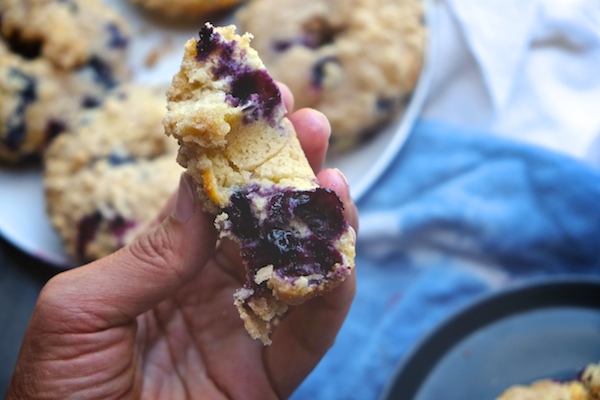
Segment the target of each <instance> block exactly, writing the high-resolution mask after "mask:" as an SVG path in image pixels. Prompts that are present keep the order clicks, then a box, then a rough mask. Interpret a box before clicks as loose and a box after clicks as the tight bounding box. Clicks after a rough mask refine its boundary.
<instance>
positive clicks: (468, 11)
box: [423, 0, 600, 165]
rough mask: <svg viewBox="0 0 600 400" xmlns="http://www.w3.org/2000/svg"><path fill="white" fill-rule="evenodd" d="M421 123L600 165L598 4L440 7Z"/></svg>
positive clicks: (475, 1)
mask: <svg viewBox="0 0 600 400" xmlns="http://www.w3.org/2000/svg"><path fill="white" fill-rule="evenodd" d="M433 8H434V10H435V13H434V14H435V22H434V23H435V26H434V27H433V34H434V44H435V48H434V49H433V51H434V54H433V59H432V62H433V63H434V72H433V79H432V84H431V90H430V95H429V98H428V102H427V104H426V106H425V109H424V113H423V116H424V117H425V118H435V119H441V120H446V121H449V122H453V123H458V124H463V125H466V126H469V127H475V128H481V129H482V130H487V131H490V132H493V133H496V134H499V135H504V136H507V137H510V138H513V139H517V140H523V141H526V142H529V143H533V144H537V145H541V146H545V147H547V148H550V149H552V150H556V151H560V152H564V153H566V154H569V155H571V156H574V157H577V158H580V159H586V160H587V161H589V162H591V163H593V164H596V165H600V1H599V0H525V1H523V0H485V1H481V0H438V1H437V2H435V3H434V7H433Z"/></svg>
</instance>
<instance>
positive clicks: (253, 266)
mask: <svg viewBox="0 0 600 400" xmlns="http://www.w3.org/2000/svg"><path fill="white" fill-rule="evenodd" d="M254 196H260V197H266V198H267V200H266V201H267V203H266V204H267V207H266V208H267V210H268V211H267V215H266V218H264V219H262V220H261V219H259V218H258V217H257V216H256V215H255V214H254V212H253V210H252V207H251V197H254ZM343 209H344V207H343V203H342V202H341V200H340V199H339V197H338V196H337V194H335V192H333V191H332V190H330V189H326V188H317V189H314V190H306V191H294V190H291V189H290V190H283V191H277V192H274V191H272V190H271V191H269V190H266V189H258V188H250V189H248V190H245V191H238V192H236V193H235V194H234V195H233V196H232V198H231V202H230V205H229V206H228V207H226V208H225V210H224V211H225V212H226V213H227V214H228V215H229V219H230V221H231V229H232V232H233V233H234V234H235V235H236V236H237V237H238V238H239V239H240V242H241V243H240V247H241V255H242V259H243V260H244V263H245V265H246V267H247V268H248V271H249V274H250V278H252V277H253V276H254V274H255V273H256V271H258V270H259V269H260V268H262V267H264V266H265V265H273V266H274V269H275V270H276V273H278V274H280V275H282V276H286V277H292V278H293V277H299V276H306V275H312V274H319V275H323V276H325V275H327V274H328V273H330V272H331V268H332V266H333V265H335V264H337V263H341V262H342V261H343V259H342V255H341V254H340V252H339V251H338V250H337V249H335V248H334V247H333V245H332V244H331V242H332V241H333V240H335V239H337V238H339V237H340V236H341V235H342V233H343V232H344V230H345V229H346V228H347V222H346V220H345V219H344V215H343ZM292 220H296V221H300V222H301V223H303V225H305V226H306V227H307V228H308V232H303V233H299V232H296V231H294V230H292V229H290V228H289V227H290V223H291V221H292ZM248 282H249V284H250V285H253V288H254V289H256V287H254V286H256V285H255V284H254V283H253V282H254V281H253V279H249V280H248Z"/></svg>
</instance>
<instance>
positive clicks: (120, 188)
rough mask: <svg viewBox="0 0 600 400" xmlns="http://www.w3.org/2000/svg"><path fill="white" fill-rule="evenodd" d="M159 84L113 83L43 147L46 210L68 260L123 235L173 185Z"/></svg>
mask: <svg viewBox="0 0 600 400" xmlns="http://www.w3.org/2000/svg"><path fill="white" fill-rule="evenodd" d="M164 91H165V88H156V89H150V88H145V87H138V86H134V85H128V86H124V87H119V88H117V89H115V90H114V91H113V92H112V93H111V95H110V96H109V97H107V98H106V99H105V101H104V102H103V103H102V104H101V105H100V106H99V107H98V108H95V109H93V110H89V111H86V112H84V113H83V114H81V116H80V120H79V121H78V123H77V124H75V125H74V126H73V127H72V128H71V129H70V130H69V131H68V132H65V133H64V134H62V135H61V136H59V137H58V138H57V139H56V140H55V141H54V142H52V144H51V145H50V147H49V148H48V150H47V152H46V154H45V158H44V162H45V165H44V167H45V172H44V186H45V190H46V200H47V211H48V214H49V216H50V220H51V222H52V225H53V226H54V228H55V229H56V230H57V231H58V233H59V234H60V236H61V237H62V239H63V241H64V245H65V249H66V252H67V253H68V254H69V255H70V256H71V257H72V258H73V259H74V260H75V261H77V262H80V263H84V262H88V261H92V260H95V259H97V258H100V257H103V256H105V255H107V254H110V253H112V252H114V251H116V250H117V249H119V248H120V247H122V246H124V245H126V244H128V243H129V242H131V241H132V240H133V239H134V238H135V236H136V235H137V234H138V233H139V232H140V231H141V230H142V229H143V228H144V227H145V226H146V225H147V224H148V223H149V222H150V221H152V220H153V219H154V218H155V217H156V216H157V215H158V213H159V211H160V210H161V208H162V207H163V206H164V205H165V203H166V202H167V200H168V198H169V196H170V195H171V194H172V193H173V192H174V191H175V189H176V187H177V183H178V181H179V175H180V174H181V172H183V169H182V168H181V167H180V166H179V165H177V163H176V162H175V158H176V156H177V148H178V146H177V142H176V141H175V140H173V139H172V138H168V137H166V136H165V134H164V130H163V126H162V117H163V116H164V114H165V111H166V98H165V95H164Z"/></svg>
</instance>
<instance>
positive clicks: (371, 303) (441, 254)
mask: <svg viewBox="0 0 600 400" xmlns="http://www.w3.org/2000/svg"><path fill="white" fill-rule="evenodd" d="M357 205H358V208H359V212H360V214H361V227H360V229H359V235H358V241H357V258H356V263H357V277H358V287H357V294H356V298H355V301H354V303H353V305H352V308H351V310H350V313H349V316H348V319H347V321H346V323H345V324H344V326H343V328H342V330H341V331H340V333H339V335H338V338H337V340H336V343H335V345H334V346H333V348H332V349H331V351H330V352H329V353H328V354H327V355H326V356H325V357H324V359H323V360H322V361H321V363H320V364H319V365H318V366H317V368H316V369H315V370H314V371H313V373H312V374H311V375H310V376H309V377H308V379H307V380H306V381H305V382H304V383H303V384H302V385H301V386H300V388H299V389H298V390H297V391H296V393H294V395H293V396H292V398H293V399H311V400H315V399H361V400H369V399H378V398H379V397H380V396H381V392H382V389H383V388H384V386H385V384H386V383H387V382H388V380H389V379H390V378H391V376H392V374H393V372H394V369H395V368H396V366H397V364H398V363H399V362H400V361H401V360H402V358H403V357H404V356H405V355H406V354H407V352H408V351H410V350H411V348H412V347H413V346H415V344H416V343H418V341H419V340H420V339H421V338H422V337H423V336H424V335H426V334H427V333H428V332H431V331H432V330H433V329H434V328H435V327H436V326H438V325H439V324H440V323H441V322H442V321H443V320H445V319H446V318H449V317H450V316H451V315H452V314H453V313H454V312H456V311H457V310H458V309H460V308H462V307H465V306H467V305H468V304H471V303H472V302H473V301H476V299H478V298H480V297H482V296H486V295H488V294H490V293H492V292H493V291H496V290H500V289H501V288H503V287H507V286H510V285H512V284H514V283H516V282H524V281H526V280H527V279H533V278H535V279H537V280H539V279H540V278H542V279H543V278H544V277H545V276H552V275H557V274H565V273H568V274H594V275H597V274H600V171H598V170H596V169H594V168H593V167H591V166H590V165H587V164H585V163H583V162H581V161H578V160H575V159H573V158H569V157H567V156H564V155H561V154H557V153H554V152H551V151H548V150H545V149H542V148H539V147H535V146H531V145H526V144H523V143H519V142H515V141H509V140H506V139H505V138H502V137H500V136H494V135H492V134H490V133H488V132H481V131H476V130H473V129H469V128H465V127H462V126H452V125H449V124H447V123H444V122H441V121H433V120H421V121H419V122H418V123H417V125H416V126H415V128H414V129H413V131H412V132H411V134H410V136H409V138H408V139H407V142H406V143H405V145H404V147H403V148H402V149H401V151H400V153H399V154H398V155H397V157H396V159H395V160H394V162H393V164H392V165H391V166H390V167H389V168H388V170H387V171H386V173H385V174H384V175H383V176H382V177H381V178H380V179H379V181H378V182H377V183H376V184H375V185H374V186H373V188H372V189H371V191H370V192H369V193H368V194H367V195H365V196H364V197H363V198H362V199H361V200H360V201H359V202H358V203H357Z"/></svg>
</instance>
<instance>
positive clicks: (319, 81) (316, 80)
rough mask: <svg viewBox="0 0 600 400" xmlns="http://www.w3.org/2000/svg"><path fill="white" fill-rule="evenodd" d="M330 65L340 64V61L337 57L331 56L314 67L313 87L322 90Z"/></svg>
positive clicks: (312, 72) (312, 73) (312, 75)
mask: <svg viewBox="0 0 600 400" xmlns="http://www.w3.org/2000/svg"><path fill="white" fill-rule="evenodd" d="M329 63H335V64H339V63H340V61H339V60H338V58H337V57H335V56H329V57H325V58H322V59H321V60H319V61H318V62H317V63H316V64H315V65H314V66H313V68H312V71H311V85H312V86H313V87H315V88H317V89H320V88H321V87H322V86H323V82H324V81H325V75H326V74H325V68H326V66H327V64H329Z"/></svg>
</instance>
